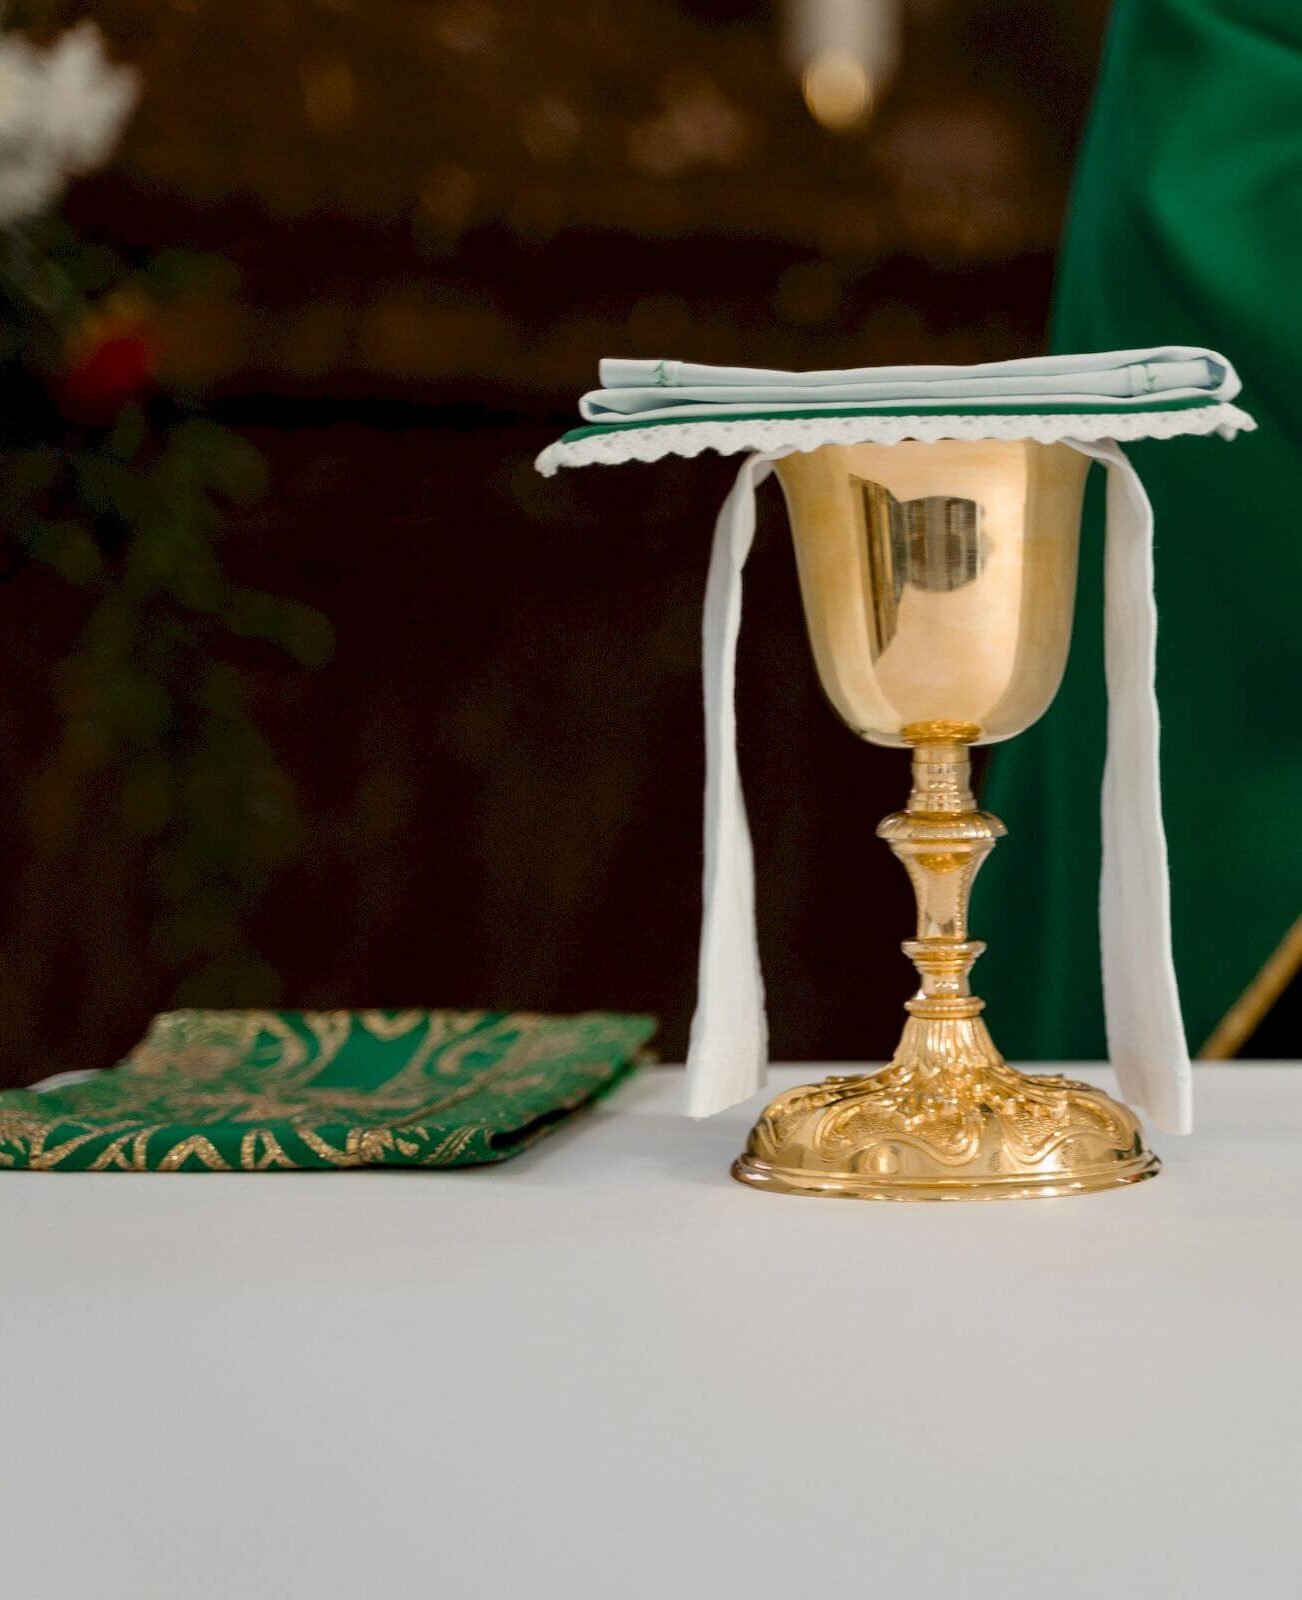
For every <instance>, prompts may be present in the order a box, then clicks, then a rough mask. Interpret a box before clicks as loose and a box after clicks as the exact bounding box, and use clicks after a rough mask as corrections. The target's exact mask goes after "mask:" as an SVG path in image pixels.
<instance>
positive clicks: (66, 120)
mask: <svg viewBox="0 0 1302 1600" xmlns="http://www.w3.org/2000/svg"><path fill="white" fill-rule="evenodd" d="M139 92H140V86H139V81H138V79H137V76H136V74H135V73H134V72H133V71H132V70H131V69H130V68H129V67H116V66H114V65H113V63H112V62H111V61H110V60H109V59H108V55H107V54H106V52H105V49H104V40H103V38H102V36H101V35H100V32H99V29H98V28H96V26H95V25H94V23H93V22H82V23H79V24H78V26H77V27H75V28H71V29H69V31H68V32H67V33H64V34H61V35H60V36H59V37H58V38H57V39H56V40H55V41H54V43H53V44H52V45H50V46H49V47H48V49H45V50H41V49H38V48H37V47H36V46H35V45H34V44H32V43H31V41H30V40H28V39H24V38H22V37H21V36H20V35H19V34H15V33H0V227H12V226H13V225H14V224H15V223H19V222H23V221H25V220H26V219H27V218H28V217H31V216H34V215H36V213H38V212H40V211H44V210H46V209H47V208H48V207H50V206H51V205H53V204H54V202H55V201H56V200H57V199H58V198H59V196H60V195H61V194H62V193H63V191H64V189H65V188H66V187H67V185H68V183H69V181H70V180H71V179H72V178H75V177H76V176H77V175H78V174H79V173H83V172H90V171H92V170H93V169H94V168H95V167H98V166H101V165H102V164H103V163H104V161H106V160H107V158H108V156H109V153H110V151H111V150H112V149H113V146H114V145H115V144H116V143H117V141H118V136H119V135H120V134H121V132H122V128H123V125H124V124H125V123H126V120H127V117H128V116H129V115H130V114H131V110H132V107H133V106H134V105H135V103H136V99H137V97H138V95H139Z"/></svg>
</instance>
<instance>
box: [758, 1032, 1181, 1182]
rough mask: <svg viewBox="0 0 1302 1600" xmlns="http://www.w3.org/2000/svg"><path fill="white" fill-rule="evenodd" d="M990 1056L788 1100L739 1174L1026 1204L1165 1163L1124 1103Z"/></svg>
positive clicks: (1140, 1175)
mask: <svg viewBox="0 0 1302 1600" xmlns="http://www.w3.org/2000/svg"><path fill="white" fill-rule="evenodd" d="M972 1026H973V1030H974V1032H975V1031H976V1030H979V1031H980V1033H981V1034H982V1035H985V1040H984V1042H985V1044H986V1045H987V1046H988V1047H989V1058H988V1059H987V1060H984V1061H981V1062H977V1061H971V1062H965V1063H964V1064H963V1065H962V1066H961V1067H959V1068H957V1069H953V1068H951V1067H950V1066H949V1065H948V1064H946V1066H945V1067H944V1068H943V1069H941V1070H940V1071H937V1070H935V1069H934V1068H933V1069H931V1070H928V1068H927V1067H925V1066H922V1065H917V1064H913V1065H910V1064H906V1063H903V1062H900V1061H897V1062H896V1063H894V1064H893V1065H891V1066H889V1067H887V1068H886V1069H885V1070H884V1071H882V1072H878V1073H875V1074H873V1075H872V1076H871V1077H861V1078H825V1079H824V1080H823V1081H822V1082H821V1083H815V1084H807V1085H805V1086H804V1087H802V1088H799V1089H792V1090H790V1091H789V1092H788V1093H787V1094H784V1095H782V1096H780V1097H779V1098H778V1099H777V1100H775V1101H774V1102H773V1104H772V1105H771V1106H769V1107H768V1109H767V1110H766V1111H765V1112H764V1115H763V1116H762V1117H761V1118H760V1120H759V1122H758V1123H757V1124H756V1125H755V1128H754V1129H753V1131H752V1132H751V1136H750V1139H749V1140H748V1142H747V1145H746V1149H745V1152H744V1153H743V1154H742V1155H741V1156H739V1157H738V1158H737V1160H736V1162H735V1163H734V1165H733V1169H732V1171H733V1176H734V1177H735V1178H739V1179H740V1180H741V1182H742V1183H749V1184H753V1185H754V1186H755V1187H756V1188H758V1189H774V1190H777V1191H778V1193H780V1194H812V1195H825V1196H828V1197H832V1198H837V1197H839V1198H843V1199H849V1200H856V1199H857V1200H1023V1199H1028V1198H1030V1197H1031V1196H1034V1195H1045V1196H1053V1195H1066V1194H1088V1193H1089V1192H1090V1191H1092V1190H1095V1189H1111V1188H1115V1187H1116V1186H1117V1185H1119V1184H1124V1183H1141V1182H1142V1181H1143V1180H1144V1179H1145V1178H1152V1177H1155V1176H1156V1175H1157V1173H1158V1172H1159V1171H1160V1170H1161V1162H1160V1161H1159V1160H1158V1159H1157V1157H1156V1156H1155V1155H1153V1154H1152V1152H1151V1151H1150V1150H1149V1149H1148V1148H1147V1147H1146V1146H1145V1144H1144V1138H1143V1134H1142V1133H1141V1132H1140V1128H1139V1124H1138V1122H1137V1121H1136V1119H1135V1118H1134V1117H1133V1116H1132V1115H1131V1113H1130V1112H1129V1111H1128V1110H1127V1109H1126V1108H1125V1107H1124V1106H1122V1105H1118V1103H1117V1102H1116V1101H1115V1100H1113V1099H1111V1098H1110V1097H1109V1096H1108V1095H1106V1094H1104V1093H1103V1092H1102V1090H1100V1089H1094V1088H1091V1087H1090V1086H1089V1085H1088V1084H1084V1083H1073V1082H1072V1081H1071V1079H1069V1078H1050V1077H1028V1076H1027V1075H1026V1074H1025V1073H1021V1072H1017V1071H1015V1070H1014V1069H1013V1068H1012V1067H1010V1066H1008V1065H1007V1064H1006V1063H1005V1062H1003V1061H1001V1060H1000V1059H999V1056H998V1055H997V1054H996V1052H995V1051H994V1048H993V1046H991V1045H990V1041H989V1035H988V1034H986V1030H985V1028H984V1026H983V1025H982V1024H981V1023H980V1022H979V1021H975V1020H974V1022H973V1024H972Z"/></svg>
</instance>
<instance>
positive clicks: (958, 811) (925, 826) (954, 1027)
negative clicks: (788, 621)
mask: <svg viewBox="0 0 1302 1600" xmlns="http://www.w3.org/2000/svg"><path fill="white" fill-rule="evenodd" d="M977 731H978V730H977V729H975V728H972V729H968V728H967V727H965V726H963V725H961V724H960V725H957V726H955V727H952V728H951V727H947V726H945V725H941V726H939V727H937V726H935V725H931V726H928V725H924V726H922V727H918V728H910V729H907V730H906V737H907V738H908V739H909V742H910V743H911V744H912V746H913V791H912V793H911V794H910V795H909V802H908V806H907V808H906V809H905V810H904V811H900V812H896V813H894V814H893V815H892V816H889V817H887V818H885V820H884V821H883V822H882V823H881V825H880V827H879V828H878V830H877V832H878V835H879V837H881V838H883V839H885V840H886V841H887V843H888V844H889V845H890V847H891V850H892V851H893V852H894V854H895V855H896V856H897V857H898V858H899V860H900V861H902V862H903V864H904V868H905V870H906V871H907V872H908V874H909V879H910V881H911V883H912V884H913V892H914V895H915V897H916V899H917V904H918V931H917V936H916V937H915V938H913V939H909V940H906V941H905V943H904V946H903V949H904V953H905V954H906V955H907V956H908V957H909V958H910V960H911V961H912V962H913V964H914V966H915V967H916V968H917V969H918V974H919V977H920V978H921V985H920V987H919V989H918V992H917V993H916V994H915V995H914V996H913V998H912V999H911V1000H909V1001H908V1002H907V1003H906V1007H905V1009H906V1010H907V1011H908V1012H909V1019H908V1021H907V1022H906V1023H905V1025H904V1033H903V1036H902V1038H901V1040H900V1044H899V1048H898V1049H897V1050H896V1052H895V1057H894V1060H893V1061H892V1066H893V1067H896V1068H900V1069H904V1070H905V1071H907V1072H909V1073H910V1074H913V1075H916V1077H917V1079H918V1082H917V1087H918V1088H919V1089H920V1090H925V1092H928V1093H929V1094H931V1095H938V1096H940V1097H942V1098H946V1097H950V1096H953V1097H960V1098H961V1097H962V1096H964V1094H965V1093H968V1092H970V1089H971V1084H972V1079H973V1076H974V1075H975V1074H980V1073H981V1072H983V1071H986V1070H988V1069H989V1068H991V1067H992V1066H997V1065H999V1064H1001V1062H1002V1057H1001V1056H1000V1055H999V1052H998V1051H997V1050H996V1049H995V1046H994V1043H993V1041H992V1040H991V1038H990V1034H989V1031H988V1030H987V1028H986V1025H985V1023H984V1022H983V1021H982V1019H981V1012H982V1011H983V1010H984V1009H985V1002H984V1001H983V1000H980V999H978V998H977V996H975V995H974V994H973V993H972V989H971V985H970V983H969V977H970V974H971V971H972V966H973V964H974V962H975V961H976V959H977V957H978V956H979V955H980V954H981V953H982V951H983V950H984V949H985V945H984V944H982V942H981V941H980V940H979V939H972V938H970V937H969V935H968V921H967V919H968V903H969V900H970V898H971V894H972V884H973V881H974V880H975V878H976V875H977V873H978V871H979V870H980V868H981V863H982V862H983V861H984V860H985V859H986V857H987V856H988V855H989V854H990V852H991V850H992V849H993V848H994V845H995V841H996V840H997V839H999V838H1001V837H1002V836H1003V833H1004V831H1005V830H1004V825H1003V823H1002V822H1000V820H999V819H998V817H994V816H991V815H990V813H989V812H986V811H981V810H978V808H977V804H976V801H975V799H974V798H973V795H972V787H971V770H972V769H971V760H970V758H969V754H968V741H969V740H970V739H972V738H974V737H975V736H976V734H977Z"/></svg>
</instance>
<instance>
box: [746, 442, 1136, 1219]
mask: <svg viewBox="0 0 1302 1600" xmlns="http://www.w3.org/2000/svg"><path fill="white" fill-rule="evenodd" d="M1088 469H1089V460H1088V458H1087V457H1086V456H1084V455H1083V454H1081V453H1080V452H1079V451H1077V450H1073V449H1072V448H1071V447H1070V446H1068V445H1064V444H1037V443H1034V442H1033V441H1031V440H1002V439H1001V440H982V441H971V440H952V441H945V442H940V443H934V444H932V443H921V442H916V443H915V442H911V443H903V444H893V445H882V444H856V445H846V446H843V445H824V446H822V447H821V448H819V449H816V450H811V451H807V452H803V453H800V454H797V455H790V456H787V457H785V458H783V459H782V460H780V461H778V463H777V467H776V470H777V475H778V478H779V480H780V482H781V484H782V489H783V493H784V496H785V498H786V503H787V511H788V516H789V519H790V523H791V530H792V535H793V539H794V543H795V550H796V562H797V568H798V571H799V575H800V588H801V595H802V598H803V601H804V610H805V620H806V623H807V626H808V631H809V637H810V641H811V643H812V646H813V652H814V660H815V663H816V665H817V668H818V675H819V678H820V679H821V681H822V685H823V689H824V691H825V693H826V694H827V697H828V699H829V700H830V701H831V702H832V705H833V707H834V708H835V710H836V711H837V712H838V714H839V715H840V717H841V718H842V720H843V721H844V722H845V723H846V724H847V725H848V727H849V728H850V729H851V730H852V731H853V732H854V733H857V734H858V735H859V736H860V737H861V738H863V739H868V740H870V741H871V742H872V743H874V744H881V745H891V746H895V747H901V748H908V749H910V750H912V752H913V788H912V793H911V794H910V795H909V800H908V804H907V806H906V808H905V809H904V810H903V811H900V812H897V813H895V814H894V815H893V816H889V817H887V818H886V819H885V820H884V821H883V822H882V823H881V825H880V826H879V828H878V830H877V832H878V835H879V837H881V838H883V839H885V840H886V842H887V843H888V844H889V845H890V847H891V849H892V851H893V852H894V853H895V855H896V856H897V857H898V858H899V860H900V861H901V862H903V864H904V867H905V870H906V871H907V872H908V874H909V878H910V880H911V881H912V884H913V889H914V892H915V895H916V897H917V904H918V926H917V934H916V937H914V938H913V939H910V940H907V941H906V942H905V943H904V946H903V948H904V951H905V953H906V955H908V956H909V957H910V959H911V960H912V961H913V964H914V965H915V967H916V968H917V970H918V973H919V975H920V978H921V986H920V987H919V989H918V991H917V993H916V994H915V995H914V997H913V998H912V999H911V1000H909V1001H908V1002H907V1004H906V1006H905V1009H906V1011H907V1012H908V1019H907V1021H906V1022H905V1024H904V1032H903V1035H902V1037H901V1039H900V1043H899V1047H898V1049H897V1050H896V1052H895V1056H894V1058H893V1059H892V1061H891V1062H890V1063H889V1065H888V1066H886V1067H885V1068H884V1069H883V1070H882V1071H880V1072H876V1073H873V1074H871V1075H869V1076H863V1077H833V1078H827V1079H825V1080H824V1081H823V1082H821V1083H815V1084H809V1085H806V1086H804V1087H801V1088H798V1089H793V1090H791V1091H789V1092H788V1093H786V1094H783V1095H781V1096H780V1097H779V1098H778V1099H777V1100H775V1101H774V1102H773V1103H772V1104H771V1105H770V1106H769V1107H768V1108H767V1109H766V1110H765V1112H764V1114H763V1115H762V1116H761V1117H760V1120H759V1122H758V1123H757V1124H756V1125H755V1127H754V1129H753V1130H752V1131H751V1135H750V1138H749V1140H748V1142H747V1145H746V1149H745V1151H744V1152H743V1154H742V1155H741V1156H740V1157H739V1158H738V1159H737V1161H736V1162H735V1164H734V1166H733V1175H734V1176H735V1177H736V1178H738V1179H740V1180H741V1181H742V1182H743V1183H747V1184H752V1185H754V1186H755V1187H757V1188H761V1189H771V1190H777V1191H779V1192H781V1193H785V1194H806V1195H825V1196H830V1197H844V1198H858V1199H868V1200H1005V1199H1025V1198H1030V1197H1032V1196H1039V1195H1046V1196H1048V1195H1066V1194H1078V1193H1084V1192H1087V1191H1090V1190H1095V1189H1110V1188H1112V1187H1114V1186H1116V1185H1119V1184H1126V1183H1138V1182H1139V1181H1141V1180H1142V1179H1144V1178H1149V1177H1153V1176H1154V1175H1155V1174H1156V1173H1157V1172H1158V1171H1159V1169H1160V1163H1159V1162H1158V1160H1157V1157H1156V1156H1154V1155H1153V1154H1152V1152H1151V1151H1150V1150H1149V1149H1148V1148H1147V1146H1146V1145H1145V1142H1144V1137H1143V1133H1142V1131H1141V1129H1140V1126H1139V1122H1138V1120H1137V1119H1136V1117H1135V1116H1134V1115H1133V1114H1132V1113H1131V1112H1130V1111H1129V1110H1128V1109H1127V1108H1126V1107H1125V1106H1123V1105H1121V1104H1119V1103H1118V1102H1117V1101H1115V1100H1113V1099H1112V1098H1110V1097H1109V1096H1108V1095H1106V1094H1104V1093H1103V1092H1102V1090H1100V1089H1096V1088H1093V1087H1091V1086H1090V1085H1088V1084H1083V1083H1077V1082H1073V1081H1071V1080H1070V1079H1067V1078H1062V1077H1049V1076H1038V1075H1035V1076H1031V1075H1027V1074H1024V1073H1021V1072H1018V1071H1017V1070H1015V1069H1014V1068H1013V1067H1010V1066H1009V1065H1008V1064H1007V1063H1006V1062H1005V1061H1004V1059H1003V1057H1002V1056H1001V1055H1000V1054H999V1052H998V1050H997V1049H996V1048H995V1045H994V1042H993V1040H992V1039H991V1037H990V1033H989V1031H988V1030H987V1028H986V1025H985V1022H984V1021H983V1020H982V1016H981V1013H982V1010H983V1009H984V1002H983V1001H982V1000H980V999H978V998H977V997H976V996H975V995H974V994H973V993H972V991H971V988H970V986H969V974H970V972H971V969H972V965H973V963H974V962H975V961H976V959H977V957H978V956H979V955H980V954H981V952H982V951H983V950H984V949H985V946H984V945H983V944H982V943H981V942H980V940H978V939H973V938H971V937H969V934H968V899H969V895H970V893H971V889H972V882H973V879H974V878H975V877H976V874H977V871H978V869H979V868H980V866H981V863H982V862H983V861H984V860H985V858H986V856H987V855H989V853H990V851H991V850H992V848H993V847H994V843H995V841H996V840H997V839H998V838H1000V837H1001V835H1002V834H1003V833H1004V826H1003V824H1002V823H1001V822H1000V821H999V819H998V818H997V817H993V816H991V815H990V813H989V812H986V811H982V810H980V809H979V808H978V806H977V804H976V802H975V800H974V798H973V795H972V789H971V783H970V760H969V750H970V748H971V747H972V746H973V745H981V744H994V743H997V742H998V741H999V740H1001V739H1008V738H1011V737H1012V736H1013V735H1014V734H1017V733H1020V732H1021V731H1022V730H1023V729H1025V728H1027V727H1029V726H1030V725H1031V724H1032V723H1033V722H1034V721H1035V720H1036V718H1037V717H1039V716H1041V715H1042V714H1043V712H1044V711H1045V710H1046V709H1047V707H1048V706H1049V704H1050V702H1051V701H1052V699H1053V696H1054V695H1055V693H1056V692H1057V689H1058V685H1059V683H1060V682H1061V680H1062V673H1063V669H1064V666H1065V665H1066V660H1067V650H1068V646H1069V644H1070V640H1071V620H1072V610H1073V603H1074V597H1075V588H1076V564H1077V551H1078V546H1079V542H1080V517H1081V504H1082V500H1083V496H1084V488H1085V477H1086V473H1087V471H1088Z"/></svg>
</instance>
